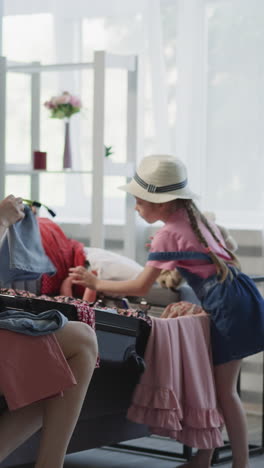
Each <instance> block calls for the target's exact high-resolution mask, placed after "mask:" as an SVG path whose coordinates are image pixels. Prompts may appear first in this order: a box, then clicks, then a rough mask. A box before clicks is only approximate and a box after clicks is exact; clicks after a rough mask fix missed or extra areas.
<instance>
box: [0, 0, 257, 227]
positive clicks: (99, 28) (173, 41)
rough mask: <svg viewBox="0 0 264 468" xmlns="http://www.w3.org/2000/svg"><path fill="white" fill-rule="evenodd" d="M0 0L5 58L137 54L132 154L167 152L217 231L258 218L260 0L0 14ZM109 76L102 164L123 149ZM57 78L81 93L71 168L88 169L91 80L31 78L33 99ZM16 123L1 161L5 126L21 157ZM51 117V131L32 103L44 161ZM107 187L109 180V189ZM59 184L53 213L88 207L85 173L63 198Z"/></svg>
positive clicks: (167, 1) (82, 4)
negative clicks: (106, 154)
mask: <svg viewBox="0 0 264 468" xmlns="http://www.w3.org/2000/svg"><path fill="white" fill-rule="evenodd" d="M1 3H2V6H3V13H4V21H3V41H2V42H3V51H2V53H3V55H6V56H7V57H8V58H10V59H12V60H15V59H22V60H27V61H28V60H30V61H31V60H41V62H42V63H54V62H55V61H58V62H65V61H79V60H82V61H88V60H91V58H92V51H93V50H95V49H105V50H107V51H109V52H112V53H122V54H136V55H138V56H139V60H140V87H141V89H140V106H139V107H140V108H139V115H140V135H139V153H138V159H140V158H141V157H142V156H143V155H146V154H150V153H154V152H162V153H166V152H170V153H173V154H177V155H178V156H179V157H181V158H182V159H183V160H184V161H185V162H186V163H187V165H188V168H189V174H190V183H191V185H192V187H193V189H194V190H195V191H196V192H198V193H199V194H200V197H201V200H200V203H201V206H202V208H204V209H207V210H211V211H215V213H216V215H217V219H218V220H219V222H222V223H225V224H227V225H228V226H229V227H248V228H251V227H256V226H258V225H262V223H263V214H262V213H263V211H264V210H263V208H264V206H263V203H264V196H263V188H262V186H263V183H262V174H263V169H264V168H263V164H264V162H263V130H262V127H263V115H262V114H263V105H262V103H263V100H264V90H263V72H264V57H263V53H262V51H263V45H264V3H263V2H261V1H259V0H251V1H250V2H249V1H248V0H127V1H123V0H97V2H94V1H92V0H91V1H89V0H85V1H82V0H75V1H74V2H72V1H69V0H56V1H54V0H52V1H51V0H45V1H44V0H24V1H23V2H21V1H19V0H5V1H3V0H2V2H1V0H0V12H1ZM22 15H23V16H22ZM18 24H20V27H19V28H18V27H17V26H18ZM22 24H23V25H24V26H22ZM23 27H24V31H23ZM25 28H26V33H25ZM14 31H15V32H16V33H15V34H14ZM25 37H26V39H25ZM34 44H37V47H36V46H35V47H34ZM18 46H19V47H20V49H18ZM16 51H17V56H16ZM109 81H110V82H111V92H109V93H108V99H109V101H108V109H109V110H108V117H107V119H108V120H107V125H106V135H105V138H106V144H113V146H114V155H113V156H112V157H113V160H115V161H122V160H123V159H124V151H125V148H124V135H125V128H124V127H123V119H122V112H123V105H124V97H125V88H124V85H123V77H122V73H120V72H119V73H118V72H116V73H115V74H112V76H110V77H109ZM66 83H67V87H68V88H71V89H72V90H73V91H74V92H76V93H77V92H80V91H81V94H82V97H83V98H84V100H85V107H86V109H85V110H84V112H83V115H82V116H81V117H80V118H79V116H78V117H77V118H76V120H75V122H74V132H75V143H76V144H75V151H74V152H75V156H74V157H75V161H74V164H75V167H81V168H88V167H90V165H91V140H92V134H91V119H90V110H91V106H92V104H91V98H92V96H91V89H92V76H90V75H89V73H84V72H82V73H81V74H78V76H77V75H76V74H75V76H70V75H68V76H67V75H65V74H58V76H56V77H55V76H54V77H53V78H51V77H49V78H48V77H44V76H43V99H44V97H45V98H46V97H49V94H50V93H52V94H55V92H56V91H59V90H61V88H62V87H64V86H65V85H66ZM10 86H11V85H10ZM27 86H28V85H27V83H22V82H19V83H18V84H17V83H13V89H10V95H11V96H12V95H13V96H15V95H17V97H16V99H14V98H13V104H10V106H11V108H12V106H13V107H14V106H15V105H16V106H17V105H19V106H22V107H20V108H21V109H23V106H25V103H24V102H23V96H25V95H26V93H27V91H26V90H27ZM116 89H117V90H119V89H120V96H119V95H118V96H117V102H116V103H115V102H114V101H115V95H116ZM44 94H45V96H44ZM117 94H118V93H117ZM118 98H119V101H118ZM23 112H24V111H21V114H23ZM16 119H17V120H16V124H14V122H15V121H14V112H13V113H10V116H9V126H10V129H12V131H11V130H10V133H9V136H8V141H7V146H8V145H9V147H10V150H9V152H8V154H9V156H8V157H10V158H14V154H15V152H14V150H11V148H12V142H11V134H12V137H13V141H14V136H13V135H14V134H15V132H17V139H16V141H19V142H20V143H21V148H23V147H24V148H25V149H24V151H23V152H19V155H17V156H16V157H17V159H19V158H22V159H23V158H25V157H26V156H25V155H26V154H28V153H27V136H26V132H21V128H22V127H21V125H19V116H16ZM54 124H55V122H52V130H51V122H48V121H47V116H46V115H45V114H44V110H43V116H42V140H43V143H44V141H45V139H46V137H47V135H50V147H49V149H48V153H49V154H50V160H49V164H50V167H55V166H56V160H57V153H56V154H55V150H54V148H59V146H60V138H61V136H60V130H59V128H58V125H54ZM56 124H57V123H56ZM23 125H26V123H25V122H24V123H23ZM15 128H16V129H17V130H15ZM19 129H20V134H19ZM52 132H53V133H52ZM23 154H24V156H23ZM17 162H18V163H19V161H18V160H17ZM119 182H120V181H119V180H115V181H113V180H112V187H113V183H116V185H119ZM21 183H22V182H21ZM67 183H68V184H70V182H67V181H66V180H63V181H62V182H61V183H60V184H59V187H57V189H56V200H59V211H60V213H61V216H62V217H65V216H66V212H67V213H71V214H70V215H69V217H70V218H72V219H74V218H75V217H76V218H78V219H79V218H80V216H81V211H82V210H81V209H79V207H80V203H79V202H80V200H82V199H83V200H84V202H85V203H86V204H88V205H89V203H90V201H89V200H90V197H91V191H90V187H89V183H88V184H87V179H86V182H85V180H84V179H79V183H77V182H75V186H76V191H74V193H73V192H72V191H70V190H69V187H68V188H67ZM107 187H108V188H107ZM112 187H111V185H110V182H109V181H106V193H107V197H108V198H109V201H110V203H109V207H110V211H108V213H107V218H108V219H109V220H111V219H112V221H113V222H118V216H120V218H121V219H120V220H119V221H120V222H121V223H122V220H124V211H122V209H120V210H119V208H118V209H115V203H111V197H113V199H115V200H116V201H117V199H118V197H120V199H119V201H118V207H120V206H121V205H122V203H123V202H122V199H121V195H120V194H119V193H118V191H114V193H113V191H112ZM53 199H54V197H53ZM120 200H121V201H120ZM49 201H52V195H50V200H49ZM120 204H121V205H120ZM74 205H75V206H76V208H74ZM116 206H117V205H116ZM69 207H70V209H69ZM111 210H112V211H111ZM88 211H89V210H88ZM88 211H87V212H88ZM117 213H118V214H117Z"/></svg>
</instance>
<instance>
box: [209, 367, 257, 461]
mask: <svg viewBox="0 0 264 468" xmlns="http://www.w3.org/2000/svg"><path fill="white" fill-rule="evenodd" d="M240 368H241V360H237V361H230V362H228V363H226V364H221V365H219V366H215V368H214V369H215V384H216V392H217V398H218V402H219V406H220V408H221V410H222V413H223V417H224V421H225V426H226V429H227V433H228V436H229V441H230V444H231V448H232V456H233V464H232V467H233V468H248V467H249V456H248V434H247V421H246V415H245V411H244V408H243V405H242V402H241V400H240V397H239V395H238V393H237V381H238V376H239V371H240Z"/></svg>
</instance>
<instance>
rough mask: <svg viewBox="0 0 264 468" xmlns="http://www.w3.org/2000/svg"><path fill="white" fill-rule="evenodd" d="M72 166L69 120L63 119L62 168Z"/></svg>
mask: <svg viewBox="0 0 264 468" xmlns="http://www.w3.org/2000/svg"><path fill="white" fill-rule="evenodd" d="M71 168H72V150H71V138H70V121H69V120H66V121H65V140H64V152H63V169H71Z"/></svg>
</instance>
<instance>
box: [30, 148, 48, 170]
mask: <svg viewBox="0 0 264 468" xmlns="http://www.w3.org/2000/svg"><path fill="white" fill-rule="evenodd" d="M33 168H34V169H42V170H45V169H46V168H47V153H46V152H45V151H34V153H33Z"/></svg>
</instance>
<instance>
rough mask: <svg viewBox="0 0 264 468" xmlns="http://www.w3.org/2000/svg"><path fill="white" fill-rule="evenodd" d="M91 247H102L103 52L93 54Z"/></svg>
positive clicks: (103, 151) (103, 150)
mask: <svg viewBox="0 0 264 468" xmlns="http://www.w3.org/2000/svg"><path fill="white" fill-rule="evenodd" d="M93 99H94V100H93V182H92V186H93V190H92V224H91V247H99V248H104V159H105V157H104V156H105V154H104V153H105V148H104V121H105V104H104V101H105V52H103V51H98V52H95V54H94V96H93Z"/></svg>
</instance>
